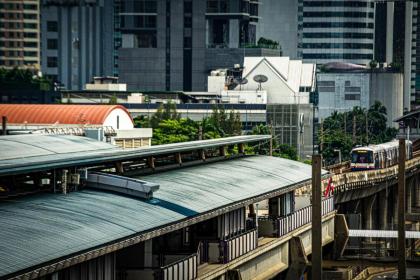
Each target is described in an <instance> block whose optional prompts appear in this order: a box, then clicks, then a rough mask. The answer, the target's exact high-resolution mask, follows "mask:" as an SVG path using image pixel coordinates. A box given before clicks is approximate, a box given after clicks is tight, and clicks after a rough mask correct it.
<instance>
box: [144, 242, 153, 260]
mask: <svg viewBox="0 0 420 280" xmlns="http://www.w3.org/2000/svg"><path fill="white" fill-rule="evenodd" d="M152 266H153V242H152V239H148V240H146V241H144V267H152Z"/></svg>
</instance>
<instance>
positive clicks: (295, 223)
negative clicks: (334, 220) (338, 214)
mask: <svg viewBox="0 0 420 280" xmlns="http://www.w3.org/2000/svg"><path fill="white" fill-rule="evenodd" d="M321 207H322V208H321V213H322V215H323V216H324V215H326V214H328V213H331V212H332V211H334V198H333V197H329V198H326V199H324V200H323V201H322V206H321ZM311 221H312V205H309V206H306V207H304V208H301V209H299V210H297V211H295V212H293V213H290V214H288V215H287V216H284V217H280V218H278V219H277V237H282V236H284V235H286V234H288V233H289V232H291V231H294V230H295V229H297V228H299V227H301V226H304V225H306V224H308V223H310V222H311Z"/></svg>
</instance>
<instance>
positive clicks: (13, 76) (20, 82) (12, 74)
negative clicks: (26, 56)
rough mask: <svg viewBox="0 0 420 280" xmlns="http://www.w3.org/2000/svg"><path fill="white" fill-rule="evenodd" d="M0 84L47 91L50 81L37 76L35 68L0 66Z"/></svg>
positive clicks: (49, 87) (15, 87)
mask: <svg viewBox="0 0 420 280" xmlns="http://www.w3.org/2000/svg"><path fill="white" fill-rule="evenodd" d="M0 85H1V86H2V88H13V89H29V88H31V89H37V90H42V91H49V90H50V89H51V88H52V83H51V81H50V80H49V79H47V78H45V77H40V76H38V71H37V70H36V69H29V68H28V69H18V68H13V69H10V70H9V69H5V68H0Z"/></svg>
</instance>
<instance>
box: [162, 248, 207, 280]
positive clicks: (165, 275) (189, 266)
mask: <svg viewBox="0 0 420 280" xmlns="http://www.w3.org/2000/svg"><path fill="white" fill-rule="evenodd" d="M198 262H199V258H198V253H195V254H192V255H190V256H188V257H185V258H183V259H181V260H179V261H176V262H174V263H171V264H169V265H166V266H163V267H161V268H160V273H159V277H158V279H159V280H178V279H179V280H181V279H182V280H190V279H191V280H192V279H195V278H197V270H198Z"/></svg>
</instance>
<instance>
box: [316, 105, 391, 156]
mask: <svg viewBox="0 0 420 280" xmlns="http://www.w3.org/2000/svg"><path fill="white" fill-rule="evenodd" d="M386 122H387V110H386V108H385V106H383V105H382V104H381V103H380V102H379V101H376V102H375V103H374V104H373V105H372V106H371V107H370V108H369V109H364V108H361V107H354V108H353V110H352V111H350V112H346V113H338V112H334V113H333V114H332V115H331V116H329V117H328V118H326V119H325V120H324V122H323V126H322V129H320V131H319V142H320V143H319V144H320V145H321V144H322V146H323V149H322V156H323V157H324V159H325V160H326V162H327V163H333V162H334V160H335V159H336V158H337V152H335V151H334V150H340V151H341V154H342V158H343V160H348V159H349V158H350V151H351V149H352V148H353V147H355V146H358V145H361V146H365V145H369V144H379V143H384V142H388V141H391V140H392V139H394V138H395V136H396V134H397V129H395V128H392V127H387V124H386ZM366 125H367V127H366Z"/></svg>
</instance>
